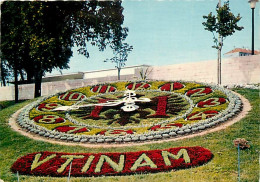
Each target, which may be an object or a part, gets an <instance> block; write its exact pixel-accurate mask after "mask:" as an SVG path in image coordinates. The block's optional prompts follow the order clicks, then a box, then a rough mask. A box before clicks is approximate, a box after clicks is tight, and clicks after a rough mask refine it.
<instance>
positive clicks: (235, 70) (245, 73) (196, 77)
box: [0, 55, 260, 101]
mask: <svg viewBox="0 0 260 182" xmlns="http://www.w3.org/2000/svg"><path fill="white" fill-rule="evenodd" d="M149 69H150V70H152V71H151V73H150V74H149V75H148V78H149V79H155V80H186V81H198V82H206V83H217V60H210V61H201V62H193V63H185V64H174V65H167V66H153V67H150V68H149ZM107 71H109V72H110V71H111V70H103V71H96V72H97V73H98V74H97V75H95V74H92V76H90V75H91V74H90V73H91V72H86V77H85V79H77V80H65V81H56V82H45V83H42V95H50V94H54V93H57V92H60V91H66V90H69V89H73V88H78V87H83V86H86V85H93V84H97V83H102V82H110V81H116V80H117V70H116V69H113V70H112V71H113V73H112V72H111V74H107V73H108V72H107ZM122 72H123V74H122V76H121V80H135V79H137V78H138V77H140V75H139V72H140V67H134V68H131V69H129V70H126V71H122ZM88 74H89V76H87V75H88ZM253 83H260V55H254V56H244V57H236V58H227V59H223V60H222V84H223V85H230V84H253ZM33 96H34V84H27V85H19V99H20V100H22V99H32V98H33ZM2 100H14V86H8V87H0V101H2Z"/></svg>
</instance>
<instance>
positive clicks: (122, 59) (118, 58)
mask: <svg viewBox="0 0 260 182" xmlns="http://www.w3.org/2000/svg"><path fill="white" fill-rule="evenodd" d="M111 48H112V49H113V53H114V57H112V58H110V59H107V60H105V61H104V62H107V61H111V62H112V63H115V64H116V66H115V67H116V68H117V70H118V80H120V70H121V68H123V67H125V64H126V61H127V57H128V54H129V53H130V52H131V51H132V50H133V46H130V45H129V44H127V43H120V44H117V45H112V46H111Z"/></svg>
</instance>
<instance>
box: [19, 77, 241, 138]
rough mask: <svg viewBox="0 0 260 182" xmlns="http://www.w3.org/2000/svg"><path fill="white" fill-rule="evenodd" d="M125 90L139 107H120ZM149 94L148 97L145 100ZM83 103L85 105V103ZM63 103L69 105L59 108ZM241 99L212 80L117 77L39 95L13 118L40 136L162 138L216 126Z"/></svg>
mask: <svg viewBox="0 0 260 182" xmlns="http://www.w3.org/2000/svg"><path fill="white" fill-rule="evenodd" d="M126 90H130V91H134V94H135V96H133V98H135V99H137V100H140V101H138V102H135V103H134V104H135V106H136V108H137V109H135V110H134V111H131V112H125V111H123V110H122V107H123V106H124V103H123V102H122V103H121V104H118V105H116V104H114V105H113V104H112V105H110V106H105V105H98V104H106V103H113V102H117V101H123V100H124V99H126V95H125V94H126V93H125V91H126ZM144 99H148V100H149V102H143V100H144ZM85 105H87V106H85ZM61 106H73V107H74V109H72V110H68V111H57V110H55V109H57V108H59V107H61ZM241 108H242V103H241V100H240V99H239V97H238V96H236V95H235V94H234V93H232V92H231V91H229V90H227V89H224V88H222V87H219V86H216V85H209V84H203V83H194V82H180V81H178V82H176V81H150V82H115V83H110V84H100V85H95V86H86V87H82V88H78V89H74V90H69V91H66V92H63V93H57V94H55V95H51V96H48V97H45V98H42V99H40V100H38V101H36V102H34V103H32V104H30V105H28V106H26V107H25V108H24V109H23V111H22V112H21V114H20V115H19V118H18V120H17V122H18V124H19V125H20V126H21V127H22V128H24V129H26V130H27V131H29V132H33V133H35V134H38V135H40V136H43V137H47V138H51V139H56V140H62V141H69V142H82V143H104V142H105V143H122V142H143V141H146V140H161V139H163V138H169V137H178V136H180V135H187V134H191V133H194V132H199V131H202V130H205V129H207V128H210V127H214V126H217V125H218V124H220V123H223V122H225V121H227V120H228V119H230V118H232V117H234V116H235V115H236V114H237V113H239V112H240V110H241Z"/></svg>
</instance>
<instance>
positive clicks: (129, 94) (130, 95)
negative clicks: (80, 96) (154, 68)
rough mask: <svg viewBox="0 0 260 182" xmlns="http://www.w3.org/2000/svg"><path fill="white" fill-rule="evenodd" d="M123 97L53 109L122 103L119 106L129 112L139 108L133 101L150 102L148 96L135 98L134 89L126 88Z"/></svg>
mask: <svg viewBox="0 0 260 182" xmlns="http://www.w3.org/2000/svg"><path fill="white" fill-rule="evenodd" d="M124 96H125V97H124V98H123V99H122V100H108V101H106V102H105V103H97V104H85V105H79V106H76V105H72V106H61V107H58V108H56V109H53V110H54V111H67V110H75V109H79V108H81V107H91V106H117V105H119V104H122V103H124V106H122V107H121V109H123V111H126V112H130V111H134V110H137V109H138V108H139V106H138V105H135V102H150V101H151V99H149V98H136V97H135V96H136V93H135V92H134V91H130V90H127V91H126V92H125V94H124Z"/></svg>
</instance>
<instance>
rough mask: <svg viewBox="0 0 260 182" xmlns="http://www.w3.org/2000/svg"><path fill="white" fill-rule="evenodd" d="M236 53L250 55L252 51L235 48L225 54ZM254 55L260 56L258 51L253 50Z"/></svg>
mask: <svg viewBox="0 0 260 182" xmlns="http://www.w3.org/2000/svg"><path fill="white" fill-rule="evenodd" d="M236 52H242V53H248V54H251V53H252V51H251V50H250V49H243V48H235V49H233V50H231V51H229V52H227V53H225V54H232V53H236ZM254 54H260V51H256V50H254Z"/></svg>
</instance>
